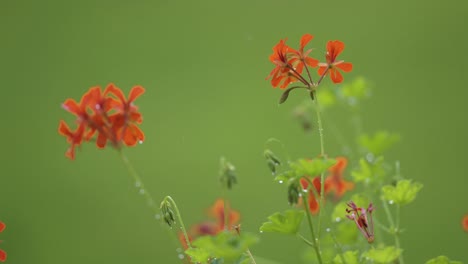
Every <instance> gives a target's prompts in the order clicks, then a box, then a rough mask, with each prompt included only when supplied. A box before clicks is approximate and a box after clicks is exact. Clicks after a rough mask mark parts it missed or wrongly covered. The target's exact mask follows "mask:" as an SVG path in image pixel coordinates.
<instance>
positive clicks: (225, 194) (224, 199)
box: [223, 191, 229, 231]
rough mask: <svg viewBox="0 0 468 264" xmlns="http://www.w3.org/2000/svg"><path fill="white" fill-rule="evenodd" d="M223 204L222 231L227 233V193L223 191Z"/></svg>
mask: <svg viewBox="0 0 468 264" xmlns="http://www.w3.org/2000/svg"><path fill="white" fill-rule="evenodd" d="M223 197H224V198H223V203H224V206H223V209H224V212H223V214H224V219H223V220H224V230H225V231H228V230H229V206H228V203H227V191H224V195H223Z"/></svg>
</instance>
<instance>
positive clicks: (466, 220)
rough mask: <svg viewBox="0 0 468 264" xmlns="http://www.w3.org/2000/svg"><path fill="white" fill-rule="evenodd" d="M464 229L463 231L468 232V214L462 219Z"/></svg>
mask: <svg viewBox="0 0 468 264" xmlns="http://www.w3.org/2000/svg"><path fill="white" fill-rule="evenodd" d="M462 227H463V230H465V231H466V232H468V214H466V215H465V216H464V217H463V219H462Z"/></svg>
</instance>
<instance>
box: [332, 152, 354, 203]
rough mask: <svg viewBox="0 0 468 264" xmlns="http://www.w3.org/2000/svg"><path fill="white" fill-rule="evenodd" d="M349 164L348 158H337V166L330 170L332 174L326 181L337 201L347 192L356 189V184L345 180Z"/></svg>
mask: <svg viewBox="0 0 468 264" xmlns="http://www.w3.org/2000/svg"><path fill="white" fill-rule="evenodd" d="M347 164H348V160H347V159H346V158H344V157H337V158H336V164H335V165H333V167H331V168H330V169H329V170H328V171H329V173H330V174H329V175H328V177H327V178H326V179H325V186H327V187H328V188H329V190H330V191H333V192H334V193H335V199H339V198H341V197H342V196H343V195H344V194H345V192H346V191H349V190H352V189H353V188H354V183H352V182H348V181H345V180H344V179H343V173H344V170H345V168H346V165H347Z"/></svg>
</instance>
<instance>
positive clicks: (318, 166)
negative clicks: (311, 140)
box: [275, 159, 336, 182]
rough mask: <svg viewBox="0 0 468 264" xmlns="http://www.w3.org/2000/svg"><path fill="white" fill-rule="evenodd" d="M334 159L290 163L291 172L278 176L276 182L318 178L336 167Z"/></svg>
mask: <svg viewBox="0 0 468 264" xmlns="http://www.w3.org/2000/svg"><path fill="white" fill-rule="evenodd" d="M335 163H336V160H334V159H326V160H324V159H313V160H309V159H299V160H298V161H295V162H291V163H289V168H290V169H289V170H287V171H285V172H283V173H280V174H278V176H276V178H275V180H276V181H281V182H286V181H288V180H289V179H291V178H297V179H299V178H301V177H303V176H312V177H313V176H317V175H320V174H322V173H324V172H326V171H327V170H328V169H329V168H330V167H331V166H333V165H335Z"/></svg>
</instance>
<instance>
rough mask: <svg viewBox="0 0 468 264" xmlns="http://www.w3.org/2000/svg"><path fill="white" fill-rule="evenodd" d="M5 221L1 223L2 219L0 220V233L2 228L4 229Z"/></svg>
mask: <svg viewBox="0 0 468 264" xmlns="http://www.w3.org/2000/svg"><path fill="white" fill-rule="evenodd" d="M5 227H6V225H5V223H3V222H2V221H0V233H1V232H3V230H5Z"/></svg>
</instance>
